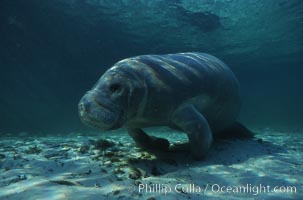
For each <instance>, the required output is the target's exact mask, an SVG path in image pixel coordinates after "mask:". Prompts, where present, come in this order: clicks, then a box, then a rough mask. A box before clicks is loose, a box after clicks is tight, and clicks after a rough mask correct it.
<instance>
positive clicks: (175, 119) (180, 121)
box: [172, 105, 213, 159]
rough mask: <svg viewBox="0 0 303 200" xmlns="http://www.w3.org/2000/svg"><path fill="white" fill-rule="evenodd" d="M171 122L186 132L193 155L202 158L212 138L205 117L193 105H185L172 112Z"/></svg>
mask: <svg viewBox="0 0 303 200" xmlns="http://www.w3.org/2000/svg"><path fill="white" fill-rule="evenodd" d="M172 123H173V124H174V125H176V126H177V127H179V128H180V129H181V130H182V131H184V132H185V133H186V134H187V137H188V140H189V146H190V151H191V153H192V155H193V157H194V158H195V159H202V158H203V157H204V156H205V154H206V153H207V151H208V150H209V148H210V146H211V144H212V139H213V138H212V132H211V130H210V128H209V125H208V122H207V120H206V119H205V117H204V116H203V115H202V114H201V113H200V112H199V111H197V110H196V108H195V107H194V106H193V105H185V106H181V107H179V108H178V109H177V110H176V111H175V112H174V113H173V116H172Z"/></svg>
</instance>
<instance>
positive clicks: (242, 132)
mask: <svg viewBox="0 0 303 200" xmlns="http://www.w3.org/2000/svg"><path fill="white" fill-rule="evenodd" d="M220 135H221V136H220V138H222V139H229V138H238V139H250V138H253V137H254V135H255V133H253V132H252V131H250V130H249V129H248V128H246V127H245V126H243V125H242V124H240V123H239V122H235V123H234V124H233V125H232V126H231V127H229V128H227V129H225V130H224V131H223V133H222V134H220Z"/></svg>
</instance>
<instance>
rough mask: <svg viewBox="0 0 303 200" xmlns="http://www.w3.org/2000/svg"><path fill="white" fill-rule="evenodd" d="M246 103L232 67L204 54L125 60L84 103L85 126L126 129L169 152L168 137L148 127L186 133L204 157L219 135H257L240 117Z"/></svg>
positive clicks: (137, 138) (195, 151) (198, 155)
mask: <svg viewBox="0 0 303 200" xmlns="http://www.w3.org/2000/svg"><path fill="white" fill-rule="evenodd" d="M240 107H241V100H240V95H239V83H238V81H237V79H236V77H235V75H234V73H233V72H232V71H231V69H230V68H229V67H228V66H227V65H226V64H224V63H223V62H222V61H221V60H219V59H218V58H216V57H214V56H211V55H209V54H206V53H198V52H189V53H176V54H166V55H141V56H136V57H131V58H127V59H124V60H121V61H119V62H117V63H116V64H114V65H113V66H112V67H111V68H109V69H108V70H107V71H106V72H105V73H104V74H103V75H102V76H101V78H100V79H99V80H98V82H97V83H96V84H95V86H94V87H93V88H92V89H91V90H89V91H88V92H87V93H86V94H85V95H84V96H83V97H82V99H81V100H80V102H79V104H78V109H79V115H80V119H81V121H82V122H83V123H84V124H86V125H89V126H92V127H95V128H98V129H100V130H114V129H118V128H121V127H125V129H126V130H127V132H128V134H129V135H130V136H131V137H132V138H133V140H134V141H135V143H136V145H137V146H139V147H141V148H143V149H147V150H162V151H167V150H169V142H168V140H167V139H164V138H158V137H153V136H149V135H148V134H147V133H145V131H143V130H142V129H143V128H146V127H152V126H168V127H170V128H172V129H175V130H180V131H183V132H185V133H186V134H187V137H188V140H189V143H188V144H189V150H190V152H191V154H192V156H193V158H195V159H202V158H204V157H205V155H206V154H207V152H208V150H209V149H210V147H211V145H212V143H213V140H214V139H216V138H220V137H226V136H228V135H233V134H236V135H239V136H244V137H251V136H252V133H251V132H250V131H248V129H246V128H245V127H244V126H242V125H241V124H239V123H238V122H237V121H236V119H237V116H238V113H239V110H240Z"/></svg>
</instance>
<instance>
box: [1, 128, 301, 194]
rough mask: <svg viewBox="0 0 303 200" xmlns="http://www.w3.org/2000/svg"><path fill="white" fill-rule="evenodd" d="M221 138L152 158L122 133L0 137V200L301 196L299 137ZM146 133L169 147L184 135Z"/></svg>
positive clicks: (270, 133)
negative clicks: (195, 152)
mask: <svg viewBox="0 0 303 200" xmlns="http://www.w3.org/2000/svg"><path fill="white" fill-rule="evenodd" d="M254 132H256V133H257V134H256V136H255V138H254V139H252V140H238V139H232V140H221V141H218V142H216V143H215V144H214V145H213V147H212V149H211V150H210V152H209V154H208V156H207V157H206V158H205V159H204V160H202V161H194V160H193V159H192V158H191V156H190V155H189V153H188V152H183V153H182V152H170V153H157V156H155V154H152V153H148V152H146V151H143V150H140V149H139V148H137V147H135V144H134V142H133V141H132V139H131V138H130V137H129V136H128V135H127V134H126V133H125V131H124V130H119V131H112V132H105V133H99V134H90V135H87V134H83V133H82V134H81V133H71V134H69V135H56V136H55V135H50V136H43V137H41V136H39V137H38V136H36V137H34V136H29V135H27V134H21V135H20V136H18V137H13V136H10V135H9V134H6V135H3V134H2V136H1V138H0V139H1V140H0V199H1V200H4V199H18V200H23V199H24V200H29V199H31V200H36V199H41V200H42V199H52V200H56V199H73V200H75V199H92V200H95V199H148V200H154V199H303V134H302V133H296V132H291V133H286V132H280V131H277V130H271V129H269V128H266V129H262V130H254ZM149 133H152V134H154V135H158V136H162V137H165V138H168V139H169V140H170V141H171V142H173V143H182V142H183V141H186V135H185V134H182V133H179V132H174V131H172V130H169V129H166V128H157V129H151V130H149Z"/></svg>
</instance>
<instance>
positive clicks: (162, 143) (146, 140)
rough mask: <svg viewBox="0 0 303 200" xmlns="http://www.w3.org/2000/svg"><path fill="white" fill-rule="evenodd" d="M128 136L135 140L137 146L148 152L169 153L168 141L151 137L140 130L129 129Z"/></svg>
mask: <svg viewBox="0 0 303 200" xmlns="http://www.w3.org/2000/svg"><path fill="white" fill-rule="evenodd" d="M127 132H128V134H129V135H130V136H131V137H132V138H133V140H134V141H135V143H136V145H137V146H138V147H140V148H142V149H146V150H160V151H168V149H169V142H168V140H167V139H163V138H158V137H154V136H149V135H148V134H146V133H145V132H144V131H143V130H142V129H140V128H127Z"/></svg>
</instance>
